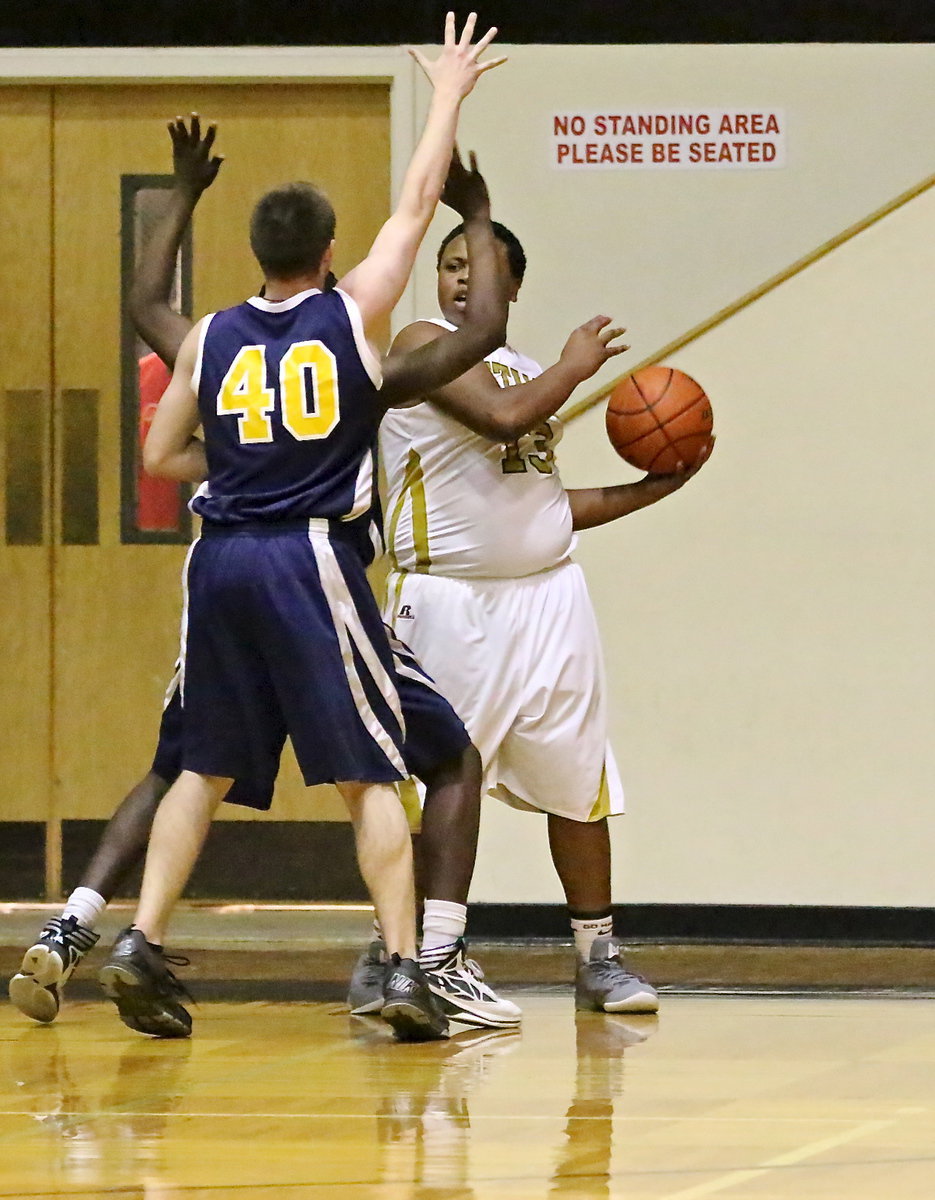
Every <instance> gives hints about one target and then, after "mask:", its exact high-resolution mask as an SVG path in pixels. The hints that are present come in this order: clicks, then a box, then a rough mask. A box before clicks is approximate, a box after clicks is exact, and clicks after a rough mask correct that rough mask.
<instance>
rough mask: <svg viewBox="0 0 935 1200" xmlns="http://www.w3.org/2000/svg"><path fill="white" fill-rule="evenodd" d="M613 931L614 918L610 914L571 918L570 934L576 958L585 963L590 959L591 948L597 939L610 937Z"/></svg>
mask: <svg viewBox="0 0 935 1200" xmlns="http://www.w3.org/2000/svg"><path fill="white" fill-rule="evenodd" d="M613 931H614V918H613V914H612V913H610V912H607V913H600V914H598V915H596V916H593V917H572V918H571V932H572V935H573V937H574V939H575V949H576V950H577V951H578V957H579V958H580V959H583V960H584V961H585V962H587V961H588V959H589V958H590V957H591V947H592V946H593V945H594V943H595V942H596V941H597V939H598V938H599V937H610V935H611V934H612V933H613Z"/></svg>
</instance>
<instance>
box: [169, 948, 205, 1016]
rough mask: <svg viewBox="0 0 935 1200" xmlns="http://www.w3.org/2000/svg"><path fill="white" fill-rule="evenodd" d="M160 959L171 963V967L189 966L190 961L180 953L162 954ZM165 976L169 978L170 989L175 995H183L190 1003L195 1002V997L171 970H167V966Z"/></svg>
mask: <svg viewBox="0 0 935 1200" xmlns="http://www.w3.org/2000/svg"><path fill="white" fill-rule="evenodd" d="M162 961H163V962H164V963H171V964H172V966H173V967H190V966H191V962H192V960H191V959H190V958H185V957H184V955H182V954H163V956H162ZM166 978H167V979H168V980H169V984H170V987H171V990H172V991H173V992H175V994H176V995H177V996H184V997H185V999H186V1000H190V1001H191V1003H192V1004H195V1003H197V1001H196V1000H195V997H194V996H193V995H192V994H191V992H190V991H189V990H188V988H186V987H185V985H184V984H183V983H182V982H181V980H179V979H177V978H176V976H175V975H174V974H173V972H172V971H170V970H169V968H168V967H166Z"/></svg>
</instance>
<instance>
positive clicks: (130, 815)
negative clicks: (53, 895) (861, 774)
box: [10, 114, 521, 1027]
mask: <svg viewBox="0 0 935 1200" xmlns="http://www.w3.org/2000/svg"><path fill="white" fill-rule="evenodd" d="M169 132H170V135H171V137H172V144H173V164H174V174H175V184H174V187H173V189H172V191H171V193H170V195H169V202H168V204H167V207H166V211H165V213H164V215H163V217H162V218H161V219H160V220H159V221H158V222H157V224H156V226H155V228H154V229H153V232H152V235H151V237H150V239H149V241H148V242H147V245H146V247H145V249H144V251H143V254H142V257H141V260H140V264H139V267H138V271H137V276H136V279H135V281H134V286H133V290H132V293H131V302H130V308H131V313H132V316H133V319H134V322H135V323H136V325H137V328H138V331H139V333H140V335H141V337H143V339H144V341H145V342H146V343H147V344H148V345H149V346H151V347H153V348H154V349H155V350H156V351H157V352H158V354H159V355H160V356H161V358H162V359H163V360H164V361H165V362H166V363H167V364H168V366H169V367H170V369H171V367H172V366H173V365H174V363H175V360H176V357H177V354H178V351H179V347H180V346H181V343H182V341H183V340H184V337H185V335H186V334H187V333H188V332H189V330H190V329H191V325H192V323H191V321H190V320H189V319H188V318H187V317H184V316H182V315H180V314H179V313H177V312H175V310H174V309H172V308H171V306H170V303H169V297H170V294H171V290H172V281H173V278H174V273H175V264H176V257H177V253H178V248H179V246H180V244H181V240H182V237H183V235H184V232H185V230H186V228H187V227H188V224H189V221H190V219H191V216H192V214H193V212H194V208H195V206H196V205H197V202H198V200H199V198H200V196H201V195H202V193H203V192H204V190H205V189H206V188H207V187H209V186H210V185H211V183H212V182H213V181H214V179H215V177H216V176H217V172H218V170H219V168H220V166H221V162H222V159H221V158H220V157H217V156H213V155H212V148H213V145H214V140H215V135H216V129H215V127H214V126H209V127H208V128H207V130H206V131H205V133H204V136H202V133H201V124H200V119H199V118H198V116H197V115H196V114H192V120H191V127H190V128H188V127H187V126H186V123H185V122H184V121H183V120H181V119H176V120H175V121H173V122H171V123H170V125H169ZM472 167H473V169H472V170H471V171H467V170H465V169H464V168H463V167H462V166H461V163H460V159H459V158H458V156H457V154H456V155H455V157H454V159H453V160H452V164H451V168H450V170H449V175H448V179H447V180H446V184H445V190H444V193H443V197H442V198H443V200H444V201H445V203H446V204H448V205H449V206H450V207H453V208H455V210H456V211H458V212H459V213H461V215H462V217H463V218H464V219H465V220H466V222H467V229H468V240H469V243H470V245H469V252H470V253H471V255H472V260H473V261H474V263H475V272H474V278H473V281H472V289H471V300H470V303H469V305H468V310H467V312H466V313H465V321H464V324H463V326H462V330H461V331H460V332H459V334H458V335H457V336H455V337H452V338H445V339H441V340H439V341H437V342H434V343H432V345H431V346H430V347H427V348H426V350H419V351H417V352H415V353H414V354H413V355H407V356H401V357H400V356H397V357H396V358H394V359H393V360H392V363H387V364H386V367H385V370H384V382H383V388H382V390H381V397H382V399H383V401H384V403H389V402H390V400H392V399H394V398H395V399H396V400H399V399H401V398H403V397H405V396H407V395H410V394H412V395H416V394H420V393H421V392H422V391H424V390H425V389H426V387H431V386H437V385H439V384H441V383H442V382H445V381H447V380H449V379H451V378H454V377H455V376H456V375H458V374H460V372H461V371H462V370H463V369H464V368H465V367H466V366H469V365H471V364H472V363H473V362H475V361H478V360H479V358H480V357H481V356H482V355H483V354H484V353H485V352H488V351H489V350H490V349H491V348H492V347H493V346H494V345H499V342H500V341H501V340H502V336H503V332H502V330H503V327H504V325H505V318H506V297H505V295H504V289H503V281H504V279H505V273H503V272H498V271H497V270H496V269H495V268H496V263H495V261H494V256H493V255H491V254H490V253H489V250H490V248H491V246H492V243H493V232H492V228H491V226H490V222H489V200H488V197H487V192H486V187H485V185H484V182H483V179H482V178H481V176H480V175H479V173H478V172H477V170H476V165H474V164H473V162H472ZM485 249H486V253H485ZM191 482H201V480H200V479H199V480H192V481H191ZM379 519H380V518H379V509H378V505H377V504H376V503H375V505H374V510H373V512H372V513H370V514H368V515H367V516H366V517H365V518H361V520H360V522H359V523H360V525H361V529H360V535H361V536H360V551H361V555H362V558H363V559H364V561H365V562H369V560H370V558H371V557H372V555H373V547H372V543H371V539H370V537H369V536H368V533H369V531H368V529H367V526H368V525H370V523H371V521H373V522H379ZM355 524H356V523H355ZM395 656H396V660H397V668H398V670H397V687H398V690H399V693H400V701H401V705H402V710H403V715H404V717H405V719H406V726H407V741H406V746H405V759H406V765H407V767H408V768H409V770H410V771H411V772H412V773H413V774H415V775H418V776H419V777H420V778H421V779H422V781H423V782H424V783H425V785H426V805H425V817H424V820H423V824H422V838H421V844H420V849H421V851H422V855H421V858H422V864H421V872H420V875H421V881H422V885H423V891H424V894H425V896H426V897H427V900H426V907H427V914H426V919H425V923H424V936H423V953H424V954H425V953H428V954H433V953H434V955H435V957H438V953H439V952H440V951H438V948H439V947H444V946H445V945H446V944H447V946H448V952H447V954H445V955H444V958H445V959H446V961H445V962H443V963H442V964H441V966H440V967H439V966H434V967H430V969H429V970H428V971H427V976H428V979H429V983H430V986H431V987H432V989H433V991H435V992H436V994H437V995H438V997H439V1000H440V1002H441V1004H442V1006H443V1008H445V1010H446V1012H447V1013H448V1015H449V1016H451V1017H453V1018H454V1019H460V1020H466V1021H468V1022H470V1023H472V1024H485V1025H496V1026H498V1027H502V1026H507V1025H513V1024H516V1023H517V1022H518V1021H519V1019H520V1015H521V1014H520V1011H519V1009H518V1008H517V1007H516V1006H515V1005H513V1004H511V1003H510V1002H509V1001H506V1000H503V999H501V998H500V997H498V996H497V995H496V993H495V992H493V991H492V989H491V988H490V987H489V985H488V984H486V983H485V981H484V980H483V978H482V977H480V978H479V977H478V976H477V974H476V971H475V970H472V969H471V967H472V964H471V963H470V961H469V960H465V956H464V953H463V943H461V944H460V945H458V944H457V943H458V936H457V935H458V934H459V933H460V932H463V919H464V915H465V914H466V901H467V892H468V888H469V885H470V879H471V874H472V871H473V864H474V857H475V853H476V842H477V825H478V819H479V808H480V769H479V768H480V760H479V756H478V755H477V752H476V751H475V750H474V748H473V747H472V746H471V745H470V744H469V743H468V742H467V736H466V733H465V731H464V727H463V725H462V724H461V722H460V720H459V719H458V718H457V717H456V716H455V714H454V712H453V710H452V709H451V706H450V705H449V704H448V703H447V701H445V700H444V699H443V698H442V697H441V696H440V695H439V694H438V692H437V690H436V689H435V688H434V685H433V684H432V683H431V681H430V680H428V678H427V677H426V676H425V675H424V672H422V671H421V669H420V668H419V666H418V664H417V663H415V662H414V661H413V660H412V659H411V656H409V655H408V654H405V653H404V652H403V650H402V648H401V647H400V646H399V645H398V644H397V646H396V647H395ZM174 683H175V684H177V679H176V680H175V681H174ZM180 740H181V703H180V697H179V693H178V688H177V686H174V687H173V688H170V692H169V696H168V698H167V704H166V707H165V710H164V713H163V719H162V723H161V725H160V736H159V745H158V748H157V751H156V755H155V758H154V762H153V766H152V768H151V769H150V771H149V772H148V773H147V775H146V776H144V778H143V779H142V780H140V782H139V783H138V784H137V786H136V787H135V788H133V789H132V791H131V792H130V793H129V794H128V795H127V796H126V797H125V798H124V800H123V802H122V803H121V805H120V806H119V808H118V810H117V812H116V813H115V814H114V816H113V817H112V818H111V820H110V822H109V823H108V826H107V828H106V829H105V832H104V836H103V837H102V839H101V843H100V845H99V847H98V850H97V851H96V853H95V855H94V857H93V858H92V860H91V862H90V863H89V864H88V867H87V869H86V870H85V872H84V875H83V877H82V880H81V882H80V884H79V886H78V887H77V888H76V889H75V890H74V891H73V892H72V894H71V895H70V896H69V898H68V902H67V904H66V906H65V909H64V910H63V912H62V914H61V915H60V916H57V917H53V918H52V919H51V920H50V921H49V922H48V923H47V925H46V927H45V928H44V929H43V930H42V931H41V933H40V935H39V937H38V938H37V940H36V942H35V943H34V944H33V945H32V946H31V947H30V948H29V949H28V950H27V951H26V953H25V955H24V958H23V963H22V966H21V968H20V971H19V972H18V973H17V975H15V976H14V977H13V979H12V980H11V982H10V997H11V999H12V1000H13V1003H14V1004H16V1005H17V1007H18V1008H20V1010H21V1011H22V1012H24V1013H25V1014H26V1015H27V1016H31V1017H33V1018H34V1019H35V1020H38V1021H51V1020H54V1019H55V1017H56V1016H57V1014H58V1011H59V1005H60V1001H61V995H62V991H63V988H64V985H65V983H66V982H67V980H68V978H69V977H70V975H71V973H72V971H73V970H74V967H75V966H76V965H77V963H78V962H79V961H80V959H81V958H82V957H83V956H84V953H86V951H87V949H89V948H90V947H92V946H93V945H94V944H95V943H96V941H97V935H96V934H95V933H94V925H95V923H96V921H97V919H98V918H99V916H100V914H101V913H102V912H103V909H104V907H105V906H106V904H107V903H108V902H109V900H110V899H112V898H113V896H114V894H115V893H116V889H117V887H118V886H119V885H120V884H121V883H122V881H123V880H124V879H125V877H126V875H127V874H128V873H129V872H130V871H131V870H132V869H133V868H134V867H135V866H136V865H137V864H138V863H139V862H140V861H141V860H142V858H143V855H144V852H145V849H146V839H147V836H148V834H149V830H150V827H151V825H152V820H153V816H154V813H155V810H156V807H157V806H158V803H159V800H160V799H161V797H162V796H163V795H164V794H165V792H166V791H167V789H168V787H169V785H170V783H171V782H172V781H173V780H174V779H175V778H176V777H177V775H178V773H179V769H180V766H179V760H180V755H181V745H180ZM272 784H273V780H272V779H270V780H269V781H268V786H264V787H262V788H261V787H257V786H256V785H255V786H254V787H253V789H252V790H250V791H249V792H247V791H245V789H244V788H243V787H241V786H238V785H236V784H235V785H234V787H233V788H232V789H231V791H230V792H229V793H228V795H227V797H226V799H227V800H228V801H230V802H233V803H240V804H245V805H247V806H249V807H254V808H259V809H265V808H268V807H269V804H270V802H271V799H272V795H271V792H272ZM452 916H454V917H455V918H458V917H460V919H461V921H462V924H461V926H460V929H458V930H455V931H454V933H455V935H456V936H454V937H452V936H451V931H450V930H449V929H448V927H447V924H446V922H448V923H450V922H451V920H452ZM436 926H438V928H436ZM371 957H374V956H371ZM382 957H383V956H382V955H380V956H375V960H374V961H373V962H369V963H368V965H367V968H366V974H367V979H366V980H365V983H366V992H367V995H366V998H365V1000H364V1001H363V1002H362V1005H363V1009H364V1011H367V1012H377V1013H378V1012H379V1011H380V1008H381V1007H382V986H380V985H381V981H382V975H383V969H384V963H383V961H382ZM447 960H452V961H447ZM371 976H372V977H373V978H371ZM377 976H379V977H380V978H379V980H378V979H377V978H376V977H377ZM375 986H376V990H377V992H378V995H379V1002H377V1003H375V1002H374V1001H373V997H372V992H373V989H374V987H375ZM352 1007H354V1005H352Z"/></svg>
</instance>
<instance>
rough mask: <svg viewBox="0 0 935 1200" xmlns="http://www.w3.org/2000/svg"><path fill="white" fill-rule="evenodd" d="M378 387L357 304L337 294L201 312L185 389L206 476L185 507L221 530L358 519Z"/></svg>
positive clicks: (368, 472) (366, 497) (368, 485)
mask: <svg viewBox="0 0 935 1200" xmlns="http://www.w3.org/2000/svg"><path fill="white" fill-rule="evenodd" d="M381 382H382V375H381V369H380V363H379V360H378V359H377V358H376V356H375V355H374V354H373V352H372V351H371V349H370V347H369V346H368V345H367V342H366V340H365V338H364V332H363V324H362V322H361V318H360V313H359V310H358V308H357V305H356V304H355V303H354V301H353V300H352V299H351V298H350V296H348V295H346V294H345V293H344V292H341V291H339V290H338V289H335V290H333V291H329V292H320V291H319V290H318V289H317V288H315V289H312V290H310V291H305V292H300V293H299V294H298V295H296V296H292V297H290V298H289V299H288V300H280V301H271V300H266V299H262V298H260V297H252V298H251V299H250V300H247V301H245V302H244V303H243V304H238V305H237V306H236V307H235V308H228V309H225V310H224V311H223V312H218V313H214V314H212V315H211V316H209V317H206V318H205V320H204V324H203V326H202V331H201V344H200V347H199V353H198V360H197V363H196V365H195V371H194V375H193V379H192V386H193V387H194V388H195V389H196V391H197V395H198V408H199V411H200V414H201V421H202V426H203V428H204V437H205V453H206V455H207V459H208V480H207V483H206V484H205V485H202V487H201V488H200V489H199V492H198V494H197V495H196V497H195V498H194V500H193V501H192V509H193V511H194V512H196V513H198V514H199V516H202V517H204V518H206V519H207V520H209V521H213V522H217V523H220V524H226V525H236V524H242V523H244V522H253V521H273V522H275V521H288V520H295V519H296V518H302V519H304V518H309V517H327V518H331V519H338V520H347V521H350V520H355V519H356V518H358V517H361V516H362V515H363V514H364V513H366V512H367V511H368V510H369V509H370V507H371V505H372V503H373V493H374V477H375V472H374V450H373V447H374V441H375V435H376V429H377V425H378V424H379V421H380V418H381V416H382V415H383V409H382V406H381V404H380V402H379V398H378V391H379V388H380V384H381Z"/></svg>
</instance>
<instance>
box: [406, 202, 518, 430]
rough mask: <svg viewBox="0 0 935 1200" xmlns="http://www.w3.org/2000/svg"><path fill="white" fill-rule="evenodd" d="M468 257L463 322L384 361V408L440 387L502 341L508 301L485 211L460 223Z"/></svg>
mask: <svg viewBox="0 0 935 1200" xmlns="http://www.w3.org/2000/svg"><path fill="white" fill-rule="evenodd" d="M465 238H466V241H467V247H468V256H469V258H470V261H471V282H470V284H469V285H468V296H467V303H466V304H465V311H464V321H463V323H462V324H461V326H460V327H459V328H458V329H456V330H453V331H452V332H450V333H446V334H444V335H443V336H441V337H438V338H436V339H435V340H434V341H431V342H427V343H425V344H424V345H422V346H419V347H418V348H416V349H413V350H409V351H408V352H407V353H405V354H399V353H397V354H395V355H393V356H391V357H390V358H389V359H387V361H386V362H385V363H384V365H383V393H382V394H383V399H384V402H385V403H386V405H387V407H391V406H392V405H401V404H405V403H407V402H408V401H411V400H412V399H413V398H415V397H421V396H425V395H426V394H427V393H429V392H431V391H434V390H435V389H437V388H441V387H444V386H445V384H447V383H450V382H451V381H452V380H453V379H457V378H458V376H459V375H463V374H464V372H465V371H467V370H469V368H471V367H473V366H474V364H475V363H479V362H480V361H481V359H483V358H484V357H485V356H486V355H488V354H491V353H492V352H493V351H494V350H496V349H497V347H498V346H502V345H503V343H504V341H505V340H506V320H507V308H508V307H509V301H508V300H507V296H506V291H505V288H504V287H503V286H502V280H501V269H500V261H499V257H498V254H497V240H496V237H495V235H494V232H493V227H492V226H491V224H490V214H489V211H488V210H485V212H484V213H477V214H474V215H472V216H471V217H469V218H468V219H467V220H466V221H465Z"/></svg>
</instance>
